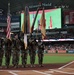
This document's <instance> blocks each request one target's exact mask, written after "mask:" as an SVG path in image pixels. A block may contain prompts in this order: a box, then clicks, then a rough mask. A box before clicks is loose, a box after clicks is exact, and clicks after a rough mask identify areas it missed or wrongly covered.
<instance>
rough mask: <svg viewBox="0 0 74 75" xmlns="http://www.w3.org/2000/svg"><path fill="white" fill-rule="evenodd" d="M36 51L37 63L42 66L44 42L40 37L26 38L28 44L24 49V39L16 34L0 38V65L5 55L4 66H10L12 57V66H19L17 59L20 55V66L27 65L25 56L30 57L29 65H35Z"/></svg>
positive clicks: (0, 65)
mask: <svg viewBox="0 0 74 75" xmlns="http://www.w3.org/2000/svg"><path fill="white" fill-rule="evenodd" d="M36 53H37V56H38V63H39V66H40V67H43V56H44V44H43V42H42V41H41V39H38V41H37V40H36V39H35V38H32V37H29V38H28V46H27V48H26V49H25V45H24V40H23V39H22V38H21V39H19V38H18V35H16V36H15V37H14V38H13V39H11V40H10V39H3V38H0V67H2V60H3V57H4V56H5V66H6V68H9V67H10V61H11V57H12V65H13V67H14V68H18V67H19V60H20V58H19V57H20V56H21V61H22V67H24V68H25V67H27V57H28V55H29V57H30V67H35V59H36Z"/></svg>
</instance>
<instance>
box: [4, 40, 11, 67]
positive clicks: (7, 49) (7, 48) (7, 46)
mask: <svg viewBox="0 0 74 75" xmlns="http://www.w3.org/2000/svg"><path fill="white" fill-rule="evenodd" d="M11 47H12V41H11V40H10V39H6V41H5V58H6V66H7V68H8V67H9V64H10V57H11Z"/></svg>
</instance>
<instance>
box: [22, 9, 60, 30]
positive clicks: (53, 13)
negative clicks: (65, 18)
mask: <svg viewBox="0 0 74 75" xmlns="http://www.w3.org/2000/svg"><path fill="white" fill-rule="evenodd" d="M29 14H30V27H32V23H33V21H34V18H35V15H36V11H31V12H29ZM41 15H42V10H40V11H39V13H38V15H37V18H36V21H35V25H34V30H36V29H38V28H39V25H40V19H41ZM23 17H24V14H23V13H21V25H22V23H23ZM45 22H46V29H55V28H57V29H58V28H61V8H57V9H48V10H45Z"/></svg>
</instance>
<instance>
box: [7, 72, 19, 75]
mask: <svg viewBox="0 0 74 75" xmlns="http://www.w3.org/2000/svg"><path fill="white" fill-rule="evenodd" d="M8 72H9V73H11V74H13V75H18V74H16V73H14V72H12V71H8Z"/></svg>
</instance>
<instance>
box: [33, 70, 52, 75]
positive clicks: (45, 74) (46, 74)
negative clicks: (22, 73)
mask: <svg viewBox="0 0 74 75" xmlns="http://www.w3.org/2000/svg"><path fill="white" fill-rule="evenodd" d="M32 71H34V72H37V73H40V74H44V75H52V74H48V73H44V72H40V71H37V70H32Z"/></svg>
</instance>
